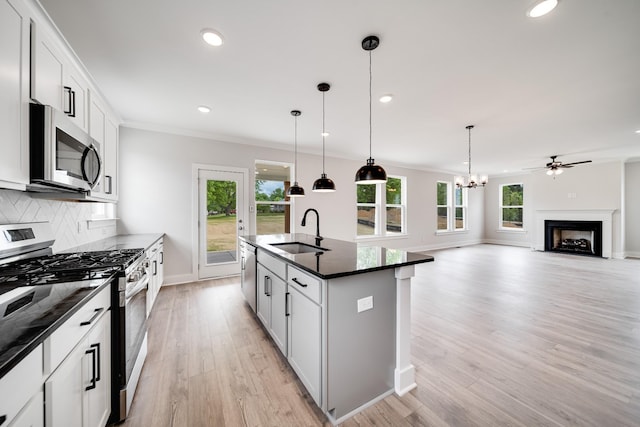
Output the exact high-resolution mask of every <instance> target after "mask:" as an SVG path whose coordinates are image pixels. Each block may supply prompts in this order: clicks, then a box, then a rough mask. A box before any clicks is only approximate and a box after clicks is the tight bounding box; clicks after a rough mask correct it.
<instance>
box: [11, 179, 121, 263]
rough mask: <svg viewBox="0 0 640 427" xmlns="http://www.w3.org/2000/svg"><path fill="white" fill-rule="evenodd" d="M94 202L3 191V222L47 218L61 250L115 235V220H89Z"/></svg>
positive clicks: (56, 243)
mask: <svg viewBox="0 0 640 427" xmlns="http://www.w3.org/2000/svg"><path fill="white" fill-rule="evenodd" d="M92 205H93V203H80V202H66V201H60V200H47V199H40V198H32V197H31V193H26V192H24V191H15V190H0V224H14V223H21V222H41V221H48V222H50V223H51V227H52V229H53V235H54V237H55V239H56V241H55V243H54V245H53V250H54V252H59V251H62V250H66V249H70V248H72V247H74V246H79V245H82V244H85V243H89V242H93V241H96V240H100V239H104V238H106V237H110V236H113V235H115V234H116V226H115V223H114V222H111V221H109V222H104V221H101V222H96V223H91V224H90V223H89V222H88V220H89V219H91V215H92V212H91V207H92ZM89 227H91V228H89Z"/></svg>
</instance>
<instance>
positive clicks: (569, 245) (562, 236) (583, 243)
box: [544, 220, 602, 257]
mask: <svg viewBox="0 0 640 427" xmlns="http://www.w3.org/2000/svg"><path fill="white" fill-rule="evenodd" d="M544 250H545V251H552V252H564V253H571V254H577V255H591V256H597V257H602V221H567V220H563V221H557V220H545V221H544Z"/></svg>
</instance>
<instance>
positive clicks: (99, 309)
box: [80, 307, 104, 326]
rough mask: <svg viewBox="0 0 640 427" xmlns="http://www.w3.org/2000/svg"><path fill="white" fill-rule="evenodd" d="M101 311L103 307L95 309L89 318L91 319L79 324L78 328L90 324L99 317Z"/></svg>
mask: <svg viewBox="0 0 640 427" xmlns="http://www.w3.org/2000/svg"><path fill="white" fill-rule="evenodd" d="M103 310H104V307H100V308H96V309H95V310H94V312H93V316H91V319H89V320H85V321H84V322H82V323H80V326H87V325H90V324H92V323H93V321H94V320H96V319H97V318H98V316H100V313H102V311H103Z"/></svg>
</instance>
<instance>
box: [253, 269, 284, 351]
mask: <svg viewBox="0 0 640 427" xmlns="http://www.w3.org/2000/svg"><path fill="white" fill-rule="evenodd" d="M257 276H258V298H257V305H258V307H257V312H256V314H257V315H258V318H259V319H260V320H261V321H262V323H263V324H264V326H265V327H266V328H267V330H268V331H269V333H270V334H271V337H272V338H273V340H274V342H275V343H276V345H277V346H278V348H279V349H280V351H281V352H282V354H284V355H285V356H286V355H287V317H286V313H285V308H286V298H287V296H286V293H287V283H286V282H285V281H284V280H283V279H281V278H280V277H279V276H277V275H276V274H275V273H273V272H272V271H270V270H268V269H267V268H266V267H264V266H263V265H262V264H260V263H258V267H257Z"/></svg>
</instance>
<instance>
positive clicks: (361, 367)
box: [242, 234, 434, 424]
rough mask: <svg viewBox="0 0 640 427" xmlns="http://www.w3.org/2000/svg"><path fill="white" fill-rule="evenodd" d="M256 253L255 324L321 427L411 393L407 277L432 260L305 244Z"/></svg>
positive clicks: (272, 241)
mask: <svg viewBox="0 0 640 427" xmlns="http://www.w3.org/2000/svg"><path fill="white" fill-rule="evenodd" d="M242 239H243V240H244V241H245V242H247V243H249V244H251V245H253V246H255V247H256V248H257V257H256V258H257V274H256V288H257V289H256V295H257V301H256V307H257V309H256V315H257V317H258V319H259V320H260V321H261V322H262V324H263V325H264V326H265V328H266V330H267V331H268V333H269V334H270V336H271V337H272V339H273V341H274V343H275V344H276V346H277V347H278V348H279V349H280V351H281V352H282V354H283V355H284V356H285V357H286V358H287V361H288V362H289V364H290V365H291V367H292V368H293V370H294V371H295V372H296V374H297V375H298V377H299V378H300V380H301V382H302V383H303V384H304V385H305V387H306V388H307V391H308V392H309V394H310V396H311V397H312V398H313V399H314V401H315V402H316V403H317V404H318V406H319V407H320V408H321V409H322V411H323V412H324V413H325V414H326V415H327V417H328V418H329V420H330V421H331V422H332V423H334V424H337V423H340V422H342V421H344V420H345V419H347V418H349V417H351V416H352V415H354V414H356V413H357V412H359V411H361V410H362V409H364V408H366V407H367V406H370V405H372V404H373V403H375V402H377V401H378V400H380V399H383V398H384V397H386V396H388V395H389V394H391V393H393V392H395V393H396V394H398V395H403V394H405V393H407V392H408V391H410V390H411V389H413V388H414V387H415V379H414V378H415V369H414V367H413V365H412V364H411V361H410V343H409V337H410V320H411V311H410V308H411V277H413V276H414V273H415V270H414V266H415V264H420V263H426V262H431V261H433V260H434V259H433V257H431V256H428V255H422V254H418V253H412V252H407V251H403V250H399V249H388V248H383V247H379V246H364V245H361V244H357V243H352V242H345V241H341V240H335V239H326V238H325V239H318V238H317V237H315V236H311V235H307V234H276V235H260V236H244V237H242Z"/></svg>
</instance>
